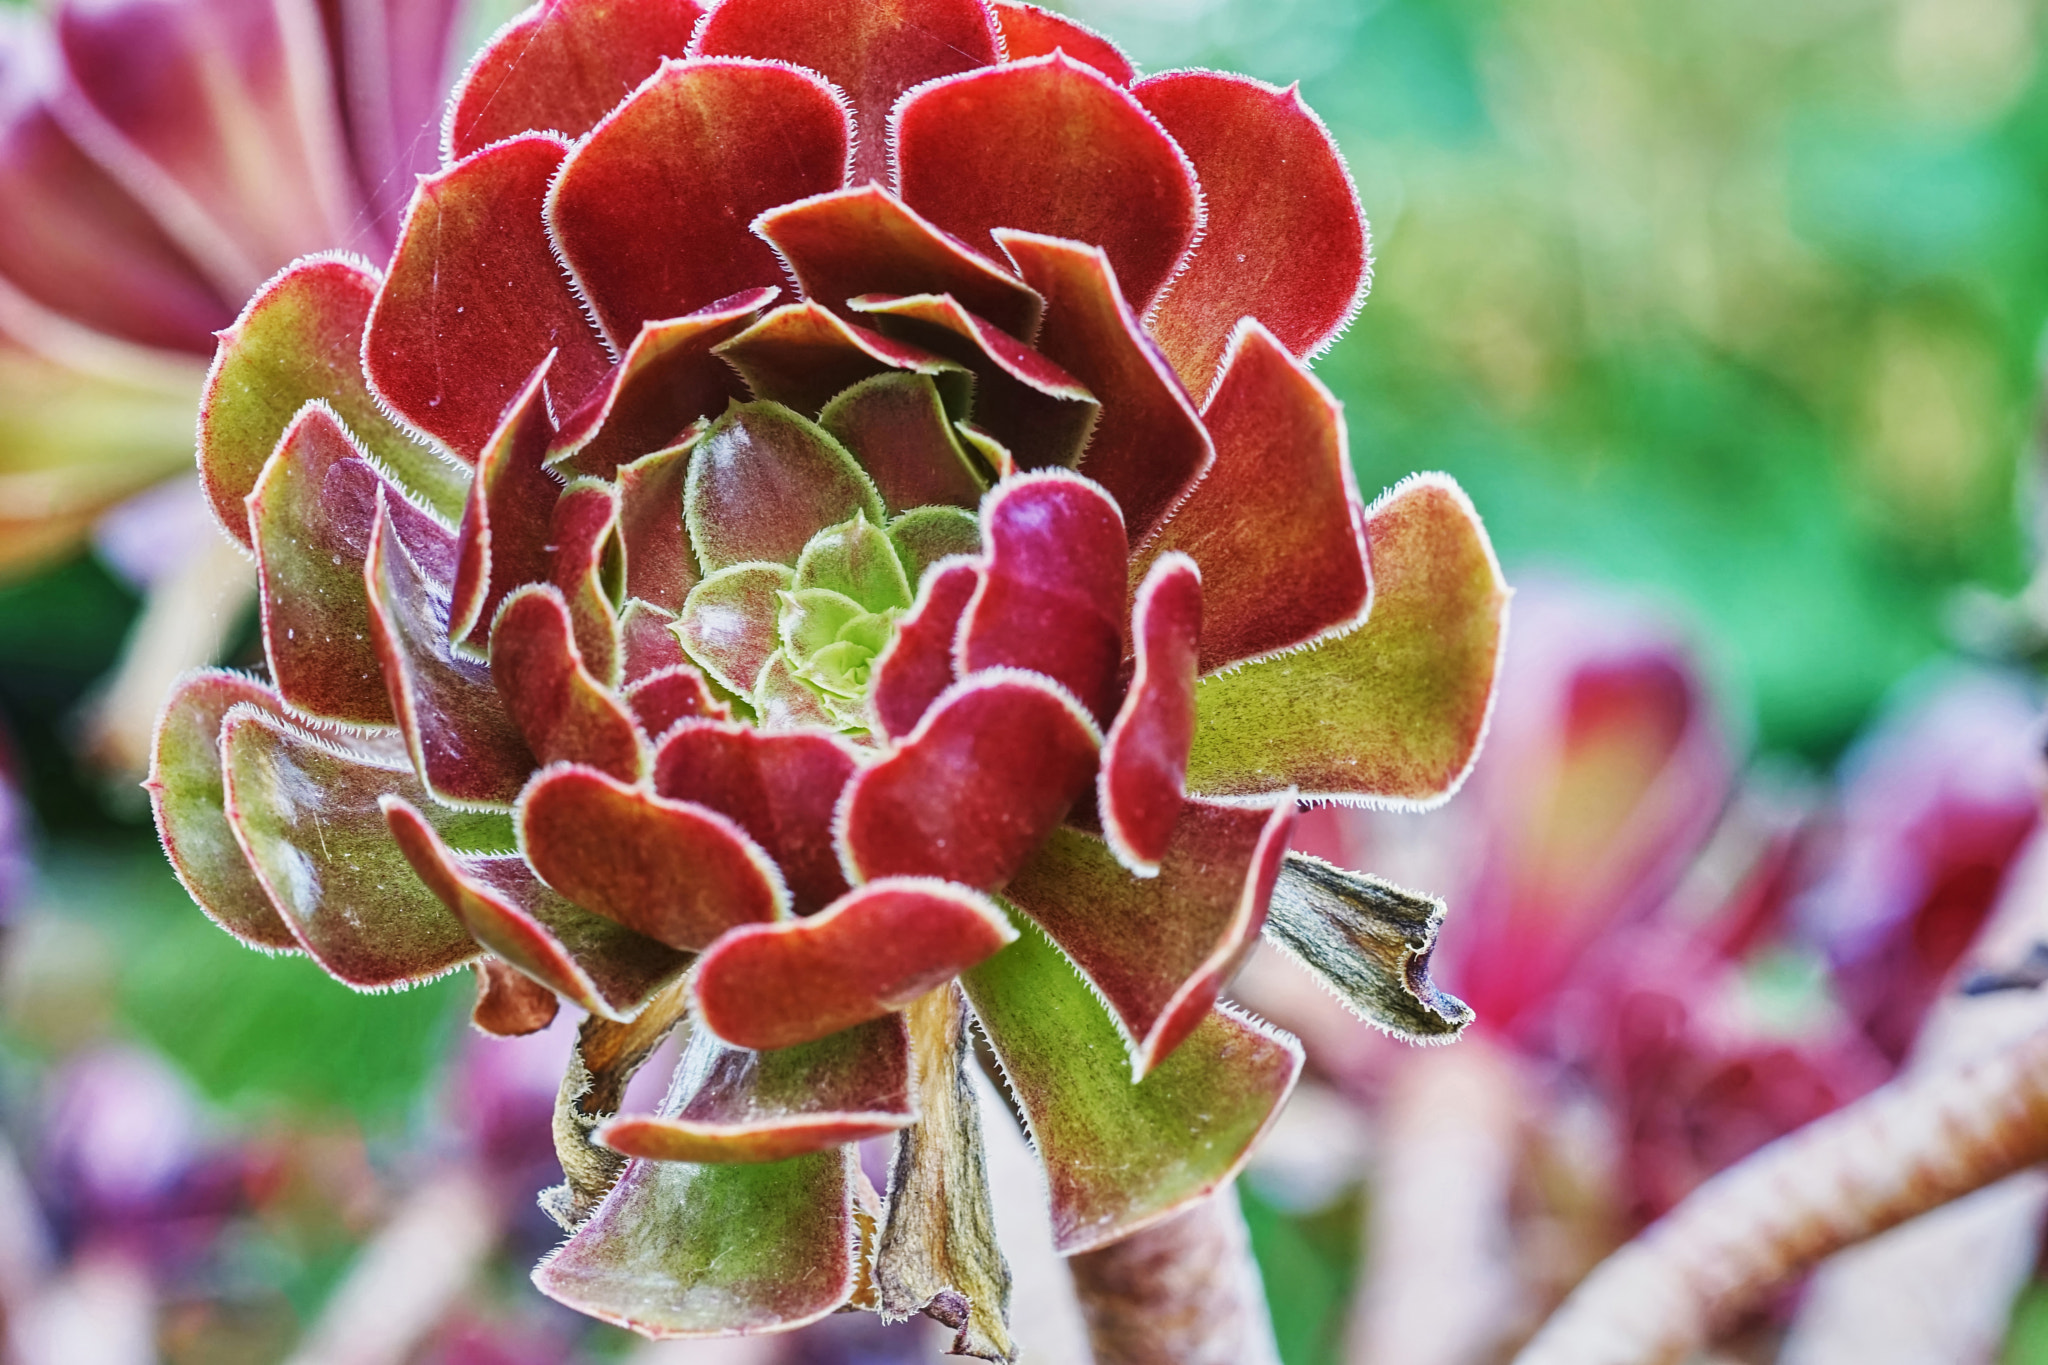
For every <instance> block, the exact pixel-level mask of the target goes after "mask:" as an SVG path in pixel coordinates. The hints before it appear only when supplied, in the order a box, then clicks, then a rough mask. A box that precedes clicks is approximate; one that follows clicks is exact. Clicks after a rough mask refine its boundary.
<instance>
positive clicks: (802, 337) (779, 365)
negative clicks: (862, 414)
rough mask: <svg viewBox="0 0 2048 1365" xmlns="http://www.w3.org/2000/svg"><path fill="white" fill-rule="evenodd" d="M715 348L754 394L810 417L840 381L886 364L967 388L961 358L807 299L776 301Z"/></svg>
mask: <svg viewBox="0 0 2048 1365" xmlns="http://www.w3.org/2000/svg"><path fill="white" fill-rule="evenodd" d="M718 354H719V355H720V356H721V357H722V358H724V360H725V361H726V363H727V364H729V365H731V366H732V367H733V368H734V369H735V370H738V371H739V372H740V377H741V378H743V379H745V380H746V381H747V386H748V387H749V388H750V389H752V390H753V392H754V396H755V397H757V398H768V399H773V400H774V401H775V402H777V403H782V404H785V405H786V406H788V407H791V408H794V409H795V410H796V411H797V412H799V413H801V414H803V415H804V416H806V417H816V416H817V415H818V413H819V411H820V410H821V409H822V408H823V407H824V406H825V404H827V403H828V402H830V401H831V400H832V396H833V395H834V394H836V393H838V392H839V391H840V390H841V389H846V388H851V387H852V386H853V385H855V384H857V383H859V382H860V381H861V380H863V379H868V378H872V377H873V376H875V375H878V374H887V373H891V372H893V371H900V370H909V371H912V372H914V373H917V374H926V375H932V376H935V377H938V378H941V379H943V380H945V381H946V382H947V383H948V384H949V385H950V386H951V387H953V388H955V389H957V390H958V391H959V392H960V394H961V396H962V398H963V399H964V398H965V396H966V392H967V376H966V375H965V374H964V373H962V367H961V366H960V365H957V364H955V363H954V362H952V361H950V360H946V359H944V358H943V357H941V356H937V355H934V354H932V353H931V352H930V351H927V350H925V349H924V348H923V347H921V346H912V345H910V344H908V343H907V342H902V341H892V340H890V339H889V338H888V337H885V336H883V335H882V334H881V333H880V332H876V331H872V330H870V329H868V328H866V327H857V326H855V325H854V324H853V323H850V322H848V321H847V320H846V319H845V318H842V317H840V316H839V315H838V314H837V313H833V312H829V311H828V310H826V309H825V308H824V307H823V306H822V305H820V304H818V303H816V302H811V301H806V302H803V303H791V304H785V305H783V306H782V307H780V308H778V309H776V310H775V311H774V312H772V313H770V314H768V316H766V317H764V318H762V319H761V320H760V321H759V322H757V323H755V324H754V325H753V326H752V327H749V328H748V329H747V330H746V331H744V332H742V333H741V334H740V335H738V336H736V337H734V338H733V339H732V340H731V341H728V342H726V343H725V344H724V345H722V346H720V347H719V348H718Z"/></svg>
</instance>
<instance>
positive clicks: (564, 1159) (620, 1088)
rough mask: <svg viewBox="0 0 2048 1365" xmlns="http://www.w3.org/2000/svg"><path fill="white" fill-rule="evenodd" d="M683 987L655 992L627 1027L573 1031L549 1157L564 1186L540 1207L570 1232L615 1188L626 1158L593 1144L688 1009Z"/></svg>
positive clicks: (545, 1195)
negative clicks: (556, 1165) (552, 1151)
mask: <svg viewBox="0 0 2048 1365" xmlns="http://www.w3.org/2000/svg"><path fill="white" fill-rule="evenodd" d="M689 999H690V997H689V982H688V981H687V979H683V978H678V979H677V980H675V981H673V982H671V983H670V984H669V985H667V986H664V987H662V988H661V989H660V990H659V991H656V992H655V994H654V997H653V999H651V1000H649V1001H648V1002H647V1005H646V1007H645V1008H643V1009H642V1010H641V1011H640V1012H639V1013H638V1014H636V1015H634V1016H633V1017H632V1019H631V1020H629V1021H627V1022H625V1023H618V1022H615V1021H613V1020H610V1019H605V1018H602V1017H600V1016H597V1015H592V1016H591V1017H589V1018H587V1019H585V1020H584V1021H583V1023H582V1024H581V1025H580V1026H579V1027H578V1028H577V1030H576V1045H575V1046H574V1047H573V1048H571V1049H570V1051H569V1064H568V1066H567V1068H566V1069H565V1070H564V1071H563V1074H562V1087H561V1089H560V1090H558V1091H557V1092H556V1093H555V1115H554V1125H553V1127H554V1138H555V1156H556V1159H557V1160H559V1161H560V1162H561V1163H562V1183H561V1184H559V1185H556V1186H553V1187H551V1188H549V1189H545V1190H542V1191H541V1192H540V1206H541V1208H542V1209H544V1210H546V1212H547V1215H548V1217H550V1218H552V1219H554V1220H555V1222H556V1223H557V1224H559V1225H560V1226H561V1227H562V1228H563V1229H565V1230H566V1231H569V1232H574V1231H575V1230H576V1229H577V1228H580V1227H582V1226H583V1225H584V1224H585V1223H586V1222H588V1221H590V1215H591V1214H593V1213H595V1212H596V1211H597V1206H598V1205H599V1204H600V1203H602V1202H603V1201H604V1197H605V1195H606V1194H608V1193H609V1192H610V1191H611V1188H612V1186H613V1185H614V1184H616V1183H617V1182H618V1178H619V1174H620V1172H622V1171H624V1170H625V1168H626V1158H624V1157H622V1156H620V1155H619V1154H618V1153H617V1152H614V1151H612V1150H611V1149H610V1148H609V1147H600V1146H598V1145H597V1144H596V1143H595V1142H593V1141H592V1140H591V1138H592V1135H593V1134H594V1133H595V1132H596V1130H597V1128H598V1126H599V1125H600V1124H602V1123H603V1122H604V1121H605V1120H606V1119H608V1118H610V1117H611V1116H612V1115H614V1114H616V1113H618V1112H619V1110H620V1109H622V1108H623V1107H624V1106H625V1102H626V1086H627V1085H628V1084H629V1083H630V1082H631V1081H632V1079H633V1077H634V1075H635V1074H636V1073H638V1072H639V1070H640V1068H641V1066H642V1065H644V1064H645V1063H646V1061H647V1059H648V1057H649V1056H651V1055H652V1054H653V1052H654V1050H655V1049H656V1048H657V1047H659V1046H661V1043H662V1041H663V1040H664V1039H666V1038H667V1037H668V1036H669V1034H670V1033H671V1032H673V1031H674V1029H675V1026H676V1024H677V1022H678V1021H680V1020H681V1019H682V1018H683V1016H684V1014H685V1013H686V1012H687V1011H688V1008H689Z"/></svg>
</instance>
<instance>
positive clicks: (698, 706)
mask: <svg viewBox="0 0 2048 1365" xmlns="http://www.w3.org/2000/svg"><path fill="white" fill-rule="evenodd" d="M670 638H671V639H673V638H674V637H673V636H671V637H670ZM625 697H626V705H627V706H628V707H630V708H632V711H633V719H634V720H636V721H638V722H639V723H640V732H641V733H642V734H644V735H647V736H650V737H651V738H655V739H659V738H660V737H661V736H663V735H665V734H667V733H668V732H669V731H670V730H673V729H674V728H675V727H676V726H677V724H679V723H680V722H682V721H686V720H730V719H732V708H731V707H729V706H727V705H726V704H725V703H724V702H722V701H720V700H719V699H718V697H717V695H716V694H715V693H713V692H712V690H711V684H710V683H709V682H707V681H705V678H704V675H703V674H702V673H700V672H698V671H697V670H696V669H695V668H694V667H692V666H691V665H689V664H687V663H679V664H674V665H671V666H670V667H668V668H664V669H662V670H660V671H659V672H656V673H650V674H648V675H647V676H646V677H644V678H641V679H640V680H639V681H638V682H635V683H634V684H632V685H631V686H630V687H628V688H627V689H626V692H625Z"/></svg>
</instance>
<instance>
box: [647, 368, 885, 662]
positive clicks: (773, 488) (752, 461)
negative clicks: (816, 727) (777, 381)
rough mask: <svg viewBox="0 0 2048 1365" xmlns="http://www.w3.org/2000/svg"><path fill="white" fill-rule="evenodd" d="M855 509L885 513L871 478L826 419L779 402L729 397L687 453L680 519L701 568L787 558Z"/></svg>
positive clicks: (877, 515) (875, 516)
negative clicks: (733, 402) (731, 401)
mask: <svg viewBox="0 0 2048 1365" xmlns="http://www.w3.org/2000/svg"><path fill="white" fill-rule="evenodd" d="M857 511H858V512H865V513H866V514H867V517H868V520H870V521H873V522H880V521H881V520H882V519H883V513H882V500H881V497H880V496H879V495H878V494H877V493H876V492H875V485H874V483H873V482H872V481H871V480H870V479H869V478H868V476H867V475H866V474H865V473H863V472H862V471H861V468H860V466H859V465H858V464H856V463H854V459H853V456H851V455H849V454H847V452H846V448H845V447H844V446H841V445H840V444H839V442H837V441H835V440H833V439H832V438H831V437H830V436H828V435H827V434H826V433H825V430H824V428H822V427H820V426H819V425H818V424H817V423H815V422H813V421H811V420H809V419H808V418H805V417H803V416H800V415H799V414H797V413H795V412H792V411H790V409H788V408H786V407H783V406H782V405H781V404H780V403H765V402H764V403H744V404H740V405H737V406H735V407H734V408H732V409H731V410H730V411H728V412H727V413H726V414H725V415H724V416H723V417H721V418H719V419H718V421H717V422H716V423H714V424H713V425H712V428H711V430H710V432H709V433H707V434H706V435H705V437H704V439H703V441H702V442H700V443H699V444H698V446H697V448H696V450H695V451H694V452H693V453H692V455H691V457H690V472H689V477H688V481H687V483H686V484H685V485H684V489H683V520H684V523H685V524H686V525H687V526H688V527H689V529H690V543H691V544H692V545H694V546H695V547H696V550H697V559H698V561H699V563H701V564H702V565H703V567H704V569H705V571H706V572H707V573H709V572H714V571H716V570H719V569H723V568H728V567H730V566H732V565H735V564H742V563H748V562H772V563H777V564H789V565H792V566H793V565H795V563H796V560H797V556H798V555H800V554H802V553H803V549H804V546H806V545H808V544H809V543H810V540H811V537H812V536H814V535H816V534H818V532H820V531H822V530H824V529H825V528H826V527H827V526H837V525H838V524H839V523H840V522H842V521H847V520H849V519H851V518H852V516H853V514H854V513H855V512H857ZM752 683H753V679H752V678H751V677H749V678H747V679H746V680H745V683H744V684H743V686H750V685H751V684H752Z"/></svg>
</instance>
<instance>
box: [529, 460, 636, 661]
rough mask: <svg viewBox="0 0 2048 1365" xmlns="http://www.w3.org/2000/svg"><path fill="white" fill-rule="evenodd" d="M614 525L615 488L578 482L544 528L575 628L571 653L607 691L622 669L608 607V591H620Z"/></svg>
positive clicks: (615, 622)
mask: <svg viewBox="0 0 2048 1365" xmlns="http://www.w3.org/2000/svg"><path fill="white" fill-rule="evenodd" d="M618 525H619V493H618V487H617V485H615V484H610V483H605V482H603V481H601V480H598V479H578V480H577V481H576V482H575V483H572V484H570V485H569V487H568V488H566V489H564V490H563V491H562V496H561V497H560V498H558V499H557V500H556V501H555V511H554V519H553V521H552V523H551V524H550V525H549V528H548V545H549V547H550V550H551V556H552V559H553V570H552V578H553V580H554V585H555V586H556V587H557V588H559V589H561V592H562V600H563V601H564V602H565V603H567V604H568V607H569V619H570V620H571V621H573V622H574V623H575V626H576V648H577V649H578V650H579V651H581V652H582V655H583V662H584V665H585V666H586V667H587V668H589V669H590V675H591V676H592V677H593V678H596V679H598V680H599V681H600V682H602V683H603V684H604V685H605V686H606V687H617V686H618V685H619V683H620V681H621V680H622V677H623V673H624V669H625V659H624V657H623V650H622V648H621V645H620V641H619V613H618V608H616V607H614V606H613V605H612V594H613V591H614V590H615V589H619V588H622V587H623V586H624V584H623V582H622V581H621V580H622V579H623V578H624V574H623V572H622V569H623V567H624V566H623V560H624V553H623V551H622V550H621V548H620V543H619V537H618V534H617V532H618Z"/></svg>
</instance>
